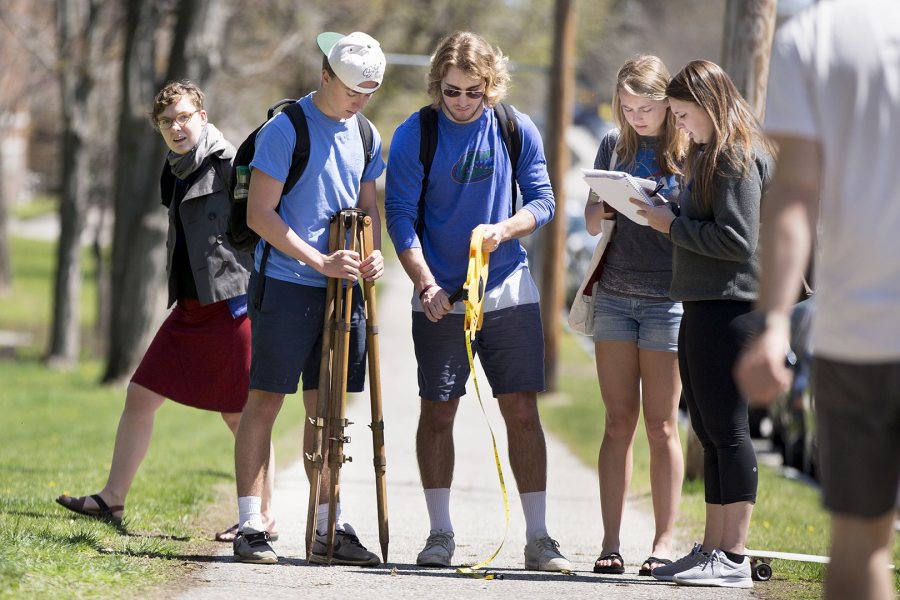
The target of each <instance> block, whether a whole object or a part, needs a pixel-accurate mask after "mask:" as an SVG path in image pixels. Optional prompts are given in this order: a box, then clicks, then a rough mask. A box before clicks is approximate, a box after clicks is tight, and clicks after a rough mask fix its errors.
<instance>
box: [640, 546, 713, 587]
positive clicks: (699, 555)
mask: <svg viewBox="0 0 900 600" xmlns="http://www.w3.org/2000/svg"><path fill="white" fill-rule="evenodd" d="M708 558H709V554H707V553H706V552H704V551H703V546H701V545H700V544H694V547H693V548H692V549H691V551H690V552H689V553H688V554H687V555H686V556H682V557H681V558H679V559H678V560H676V561H675V562H673V563H672V564H670V565H665V566H662V567H656V568H655V569H653V571H651V572H650V574H651V575H653V578H654V579H658V580H659V581H674V579H673V577H675V575H677V574H678V573H681V572H683V571H687V570H688V569H693V568H694V567H696V566H697V565H699V564H700V563H702V562H704V561H706V560H707V559H708Z"/></svg>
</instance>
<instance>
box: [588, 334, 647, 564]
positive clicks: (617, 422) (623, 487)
mask: <svg viewBox="0 0 900 600" xmlns="http://www.w3.org/2000/svg"><path fill="white" fill-rule="evenodd" d="M594 349H595V352H594V356H595V360H596V363H597V378H598V380H599V381H600V395H601V397H602V400H603V404H604V407H605V408H606V418H605V424H604V428H603V441H602V442H601V444H600V454H599V456H598V457H597V474H598V476H599V482H600V514H601V516H602V518H603V544H602V549H601V552H600V555H601V556H605V555H606V554H609V553H610V552H619V548H620V545H621V538H620V530H621V526H622V513H623V511H624V509H625V498H626V496H627V495H628V486H629V484H630V482H631V472H632V445H633V443H634V432H635V429H636V428H637V421H638V415H639V414H640V409H641V407H640V402H641V399H640V373H639V362H638V347H637V344H635V343H633V342H625V341H608V342H597V343H596V344H594ZM597 565H599V566H604V567H608V566H613V565H612V561H611V560H605V561H599V562H598V563H597ZM616 566H618V565H616Z"/></svg>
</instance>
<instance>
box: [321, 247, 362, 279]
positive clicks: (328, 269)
mask: <svg viewBox="0 0 900 600" xmlns="http://www.w3.org/2000/svg"><path fill="white" fill-rule="evenodd" d="M359 267H360V263H359V253H357V252H354V251H352V250H335V251H334V252H332V253H331V254H326V255H324V256H323V258H322V269H321V273H322V274H323V275H325V276H326V277H333V278H335V279H347V280H349V281H356V279H357V278H358V277H359Z"/></svg>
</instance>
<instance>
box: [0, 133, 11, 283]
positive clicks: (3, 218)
mask: <svg viewBox="0 0 900 600" xmlns="http://www.w3.org/2000/svg"><path fill="white" fill-rule="evenodd" d="M0 126H2V124H0ZM2 143H3V140H2V139H0V144H2ZM2 173H3V152H2V151H0V174H2ZM9 202H10V199H9V198H7V197H6V189H5V187H4V186H3V185H2V183H0V298H5V297H6V296H7V295H8V294H9V290H10V288H11V287H12V266H11V265H10V262H9V236H8V235H7V221H8V216H7V215H8V212H7V207H8V203H9Z"/></svg>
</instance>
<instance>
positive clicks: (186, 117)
mask: <svg viewBox="0 0 900 600" xmlns="http://www.w3.org/2000/svg"><path fill="white" fill-rule="evenodd" d="M198 112H200V110H199V109H197V110H195V111H194V112H189V113H179V114H177V115H175V118H174V119H169V118H167V117H162V118H160V119H157V120H156V127H157V128H159V130H160V131H162V130H164V129H172V125H174V124H175V123H178V126H179V127H184V126H185V125H187V124H188V121H190V120H191V118H193V116H194V115H196V114H197V113H198Z"/></svg>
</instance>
